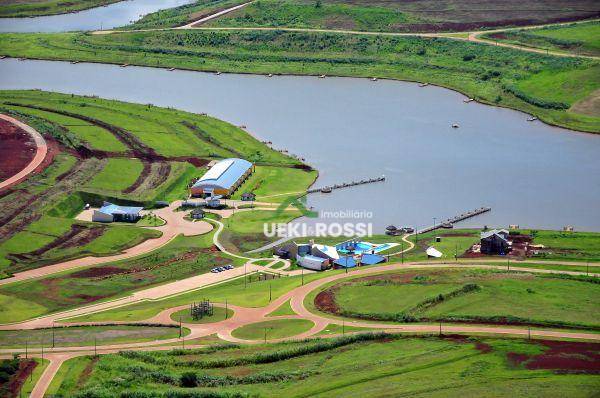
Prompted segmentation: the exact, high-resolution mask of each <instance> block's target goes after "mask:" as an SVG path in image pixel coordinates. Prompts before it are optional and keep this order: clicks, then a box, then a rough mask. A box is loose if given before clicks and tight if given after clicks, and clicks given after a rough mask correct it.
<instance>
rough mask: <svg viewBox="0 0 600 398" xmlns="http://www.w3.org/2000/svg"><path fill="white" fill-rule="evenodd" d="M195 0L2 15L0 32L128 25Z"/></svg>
mask: <svg viewBox="0 0 600 398" xmlns="http://www.w3.org/2000/svg"><path fill="white" fill-rule="evenodd" d="M193 1H194V0H126V1H121V2H118V3H114V4H110V5H108V6H105V7H96V8H90V9H89V10H84V11H79V12H75V13H68V14H60V15H49V16H44V17H33V18H0V32H21V33H22V32H70V31H75V30H102V29H112V28H115V27H118V26H123V25H128V24H130V23H131V22H134V21H137V20H138V19H140V18H141V17H142V16H144V15H146V14H149V13H151V12H155V11H158V10H163V9H166V8H172V7H177V6H180V5H184V4H188V3H191V2H193Z"/></svg>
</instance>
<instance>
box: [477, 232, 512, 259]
mask: <svg viewBox="0 0 600 398" xmlns="http://www.w3.org/2000/svg"><path fill="white" fill-rule="evenodd" d="M509 251H510V242H509V241H508V231H507V230H506V229H492V230H490V231H485V232H482V233H481V253H484V254H491V255H503V254H507V253H508V252H509Z"/></svg>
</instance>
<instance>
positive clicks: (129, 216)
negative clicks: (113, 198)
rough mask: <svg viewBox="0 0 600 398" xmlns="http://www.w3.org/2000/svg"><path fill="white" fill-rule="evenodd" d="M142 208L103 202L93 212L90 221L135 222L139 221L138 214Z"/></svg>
mask: <svg viewBox="0 0 600 398" xmlns="http://www.w3.org/2000/svg"><path fill="white" fill-rule="evenodd" d="M142 209H143V207H133V206H119V205H116V204H114V203H110V202H104V203H103V204H102V207H101V208H100V209H98V210H94V213H93V214H92V221H97V222H113V221H126V222H136V221H137V220H139V219H140V217H141V216H140V212H141V211H142Z"/></svg>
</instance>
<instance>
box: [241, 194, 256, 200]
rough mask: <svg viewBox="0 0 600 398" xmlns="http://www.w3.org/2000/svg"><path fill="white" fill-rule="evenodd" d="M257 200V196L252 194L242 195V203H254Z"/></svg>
mask: <svg viewBox="0 0 600 398" xmlns="http://www.w3.org/2000/svg"><path fill="white" fill-rule="evenodd" d="M255 200H256V195H255V194H254V193H252V192H244V193H243V194H242V201H244V202H254V201H255Z"/></svg>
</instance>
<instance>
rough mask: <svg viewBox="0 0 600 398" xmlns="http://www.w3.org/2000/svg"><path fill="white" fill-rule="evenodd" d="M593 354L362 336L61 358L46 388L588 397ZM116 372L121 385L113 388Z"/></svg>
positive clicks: (63, 393)
mask: <svg viewBox="0 0 600 398" xmlns="http://www.w3.org/2000/svg"><path fill="white" fill-rule="evenodd" d="M598 350H599V348H598V345H597V344H587V345H586V344H581V343H579V344H577V343H568V344H567V345H564V344H563V345H553V344H552V342H537V341H530V342H529V341H522V340H511V339H506V340H500V339H469V338H464V339H461V338H457V337H456V336H453V337H451V338H444V337H441V338H438V337H422V338H416V337H402V336H393V335H371V334H365V335H358V336H345V337H342V338H332V339H323V340H309V341H300V342H290V343H278V344H259V345H256V344H253V345H243V346H241V347H240V346H236V345H229V346H227V345H224V346H220V347H218V353H215V347H207V348H204V349H197V350H186V351H183V352H181V351H160V352H158V351H157V352H121V353H116V354H110V355H102V356H100V357H99V358H97V359H94V358H93V357H91V356H88V357H78V358H74V359H70V360H68V361H67V362H65V363H64V364H63V366H61V369H60V370H59V373H58V375H57V378H56V381H55V382H53V384H52V385H51V387H50V390H49V392H50V393H52V394H53V396H56V397H69V396H73V395H74V394H76V393H80V394H84V395H85V394H87V393H91V392H92V391H95V392H96V391H102V392H103V393H105V395H102V397H104V396H107V397H109V396H130V395H135V396H136V397H140V398H146V397H152V396H157V395H158V396H163V395H164V396H169V394H173V395H175V394H186V395H187V394H206V395H207V396H208V395H210V394H214V395H223V396H236V395H235V394H237V395H239V394H242V395H241V396H246V395H248V396H257V397H357V398H358V397H392V396H407V397H408V396H410V397H416V396H418V397H432V398H433V397H447V396H454V395H464V396H467V397H479V396H489V395H490V391H492V392H493V395H494V396H496V397H511V398H525V397H531V396H540V397H541V396H544V397H565V396H569V397H589V396H593V395H594V394H595V393H596V391H597V389H598V380H597V378H598V376H596V375H592V374H585V373H584V372H581V371H580V372H577V369H583V368H585V367H586V366H587V367H588V368H591V367H592V366H593V364H594V355H597V353H598ZM515 357H516V358H521V359H520V360H519V361H515V360H514V358H515ZM542 358H547V361H546V362H544V361H543V360H542ZM560 358H564V359H573V358H578V360H577V361H569V360H563V361H561V360H560ZM540 363H541V364H542V365H541V366H540V365H539V364H540ZM575 363H577V364H579V368H578V367H577V366H576V365H573V364H575ZM569 364H570V366H569ZM133 369H136V371H132V370H133ZM576 373H580V374H576ZM123 374H127V383H117V382H115V380H118V379H119V377H123V376H122V375H123Z"/></svg>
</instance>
